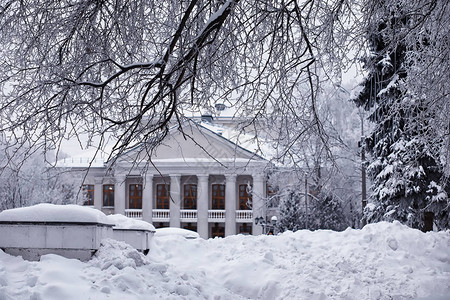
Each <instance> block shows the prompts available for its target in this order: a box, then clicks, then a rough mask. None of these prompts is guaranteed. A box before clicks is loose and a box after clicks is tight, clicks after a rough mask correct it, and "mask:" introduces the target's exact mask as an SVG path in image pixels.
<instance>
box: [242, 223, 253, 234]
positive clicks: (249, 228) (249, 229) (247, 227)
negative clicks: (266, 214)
mask: <svg viewBox="0 0 450 300" xmlns="http://www.w3.org/2000/svg"><path fill="white" fill-rule="evenodd" d="M239 233H241V234H252V225H250V224H247V223H243V224H242V225H240V226H239Z"/></svg>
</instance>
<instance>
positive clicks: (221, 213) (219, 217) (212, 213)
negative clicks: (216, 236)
mask: <svg viewBox="0 0 450 300" xmlns="http://www.w3.org/2000/svg"><path fill="white" fill-rule="evenodd" d="M208 221H210V222H214V221H216V222H224V221H225V210H224V209H220V210H219V209H211V210H208Z"/></svg>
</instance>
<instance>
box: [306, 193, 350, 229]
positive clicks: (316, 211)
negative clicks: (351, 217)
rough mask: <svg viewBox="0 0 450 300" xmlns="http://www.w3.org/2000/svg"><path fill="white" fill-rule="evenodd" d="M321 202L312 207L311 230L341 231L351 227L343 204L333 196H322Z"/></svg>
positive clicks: (310, 216)
mask: <svg viewBox="0 0 450 300" xmlns="http://www.w3.org/2000/svg"><path fill="white" fill-rule="evenodd" d="M318 198H319V200H318V201H316V202H315V203H314V206H312V207H311V214H310V215H309V219H310V221H311V226H310V229H313V230H316V229H330V230H336V231H341V230H344V229H346V228H347V227H348V226H349V222H348V220H347V218H346V216H345V213H344V210H343V208H342V205H341V203H340V202H339V201H338V200H337V199H335V198H334V197H333V196H332V195H325V194H320V195H319V197H318Z"/></svg>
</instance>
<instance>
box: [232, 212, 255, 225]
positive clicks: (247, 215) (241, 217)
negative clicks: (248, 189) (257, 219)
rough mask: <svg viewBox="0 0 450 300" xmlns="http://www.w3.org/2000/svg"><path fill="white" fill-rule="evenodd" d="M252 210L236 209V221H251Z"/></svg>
mask: <svg viewBox="0 0 450 300" xmlns="http://www.w3.org/2000/svg"><path fill="white" fill-rule="evenodd" d="M252 219H253V211H251V210H237V211H236V221H250V222H251V221H252Z"/></svg>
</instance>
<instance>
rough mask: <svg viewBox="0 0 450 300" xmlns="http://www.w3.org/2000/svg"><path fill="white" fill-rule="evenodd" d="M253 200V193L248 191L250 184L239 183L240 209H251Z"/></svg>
mask: <svg viewBox="0 0 450 300" xmlns="http://www.w3.org/2000/svg"><path fill="white" fill-rule="evenodd" d="M251 202H252V195H251V194H250V193H249V192H248V185H247V184H241V185H239V210H249V209H251V208H250V207H249V204H250V203H251Z"/></svg>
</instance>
